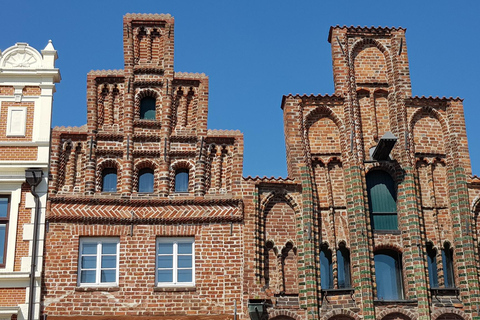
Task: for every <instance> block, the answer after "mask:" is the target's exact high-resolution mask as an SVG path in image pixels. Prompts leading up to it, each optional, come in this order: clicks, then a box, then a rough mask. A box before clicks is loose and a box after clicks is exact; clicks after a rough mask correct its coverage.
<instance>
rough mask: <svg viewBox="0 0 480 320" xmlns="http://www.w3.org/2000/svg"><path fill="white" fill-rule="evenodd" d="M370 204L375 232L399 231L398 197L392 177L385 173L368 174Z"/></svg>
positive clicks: (372, 172) (374, 172) (378, 171)
mask: <svg viewBox="0 0 480 320" xmlns="http://www.w3.org/2000/svg"><path fill="white" fill-rule="evenodd" d="M366 179H367V191H368V204H369V207H370V220H371V223H372V229H373V230H398V219H397V195H396V192H395V183H394V181H393V179H392V177H391V176H390V175H389V174H388V173H386V172H385V171H381V170H375V171H370V172H369V173H368V174H367V177H366Z"/></svg>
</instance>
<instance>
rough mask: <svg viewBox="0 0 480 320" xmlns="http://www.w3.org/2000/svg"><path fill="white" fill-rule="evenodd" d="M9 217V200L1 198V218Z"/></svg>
mask: <svg viewBox="0 0 480 320" xmlns="http://www.w3.org/2000/svg"><path fill="white" fill-rule="evenodd" d="M7 216H8V198H5V197H2V198H0V218H6V217H7Z"/></svg>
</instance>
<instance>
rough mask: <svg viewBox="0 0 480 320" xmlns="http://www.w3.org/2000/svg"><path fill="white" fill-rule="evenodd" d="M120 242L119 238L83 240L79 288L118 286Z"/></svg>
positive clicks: (79, 262)
mask: <svg viewBox="0 0 480 320" xmlns="http://www.w3.org/2000/svg"><path fill="white" fill-rule="evenodd" d="M119 249H120V241H119V239H118V238H81V239H80V251H79V255H78V256H79V261H78V285H79V286H117V285H118V260H119V251H120V250H119Z"/></svg>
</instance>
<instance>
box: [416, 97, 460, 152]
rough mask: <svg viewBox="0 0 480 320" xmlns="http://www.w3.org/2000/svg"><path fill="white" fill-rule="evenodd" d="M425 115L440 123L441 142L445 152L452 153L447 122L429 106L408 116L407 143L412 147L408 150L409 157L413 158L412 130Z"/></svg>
mask: <svg viewBox="0 0 480 320" xmlns="http://www.w3.org/2000/svg"><path fill="white" fill-rule="evenodd" d="M427 115H430V116H432V117H433V118H435V119H436V120H437V121H438V122H439V123H440V126H441V128H442V133H443V137H442V138H443V142H444V147H445V152H446V153H448V151H452V150H451V148H452V145H451V143H450V138H449V137H450V134H449V130H448V124H447V121H446V120H445V118H444V117H443V116H442V115H441V114H440V112H438V111H437V110H435V109H434V108H432V107H429V106H424V107H420V108H418V109H417V110H416V111H415V112H414V113H413V114H412V115H411V116H410V120H409V121H408V124H409V128H408V134H409V143H410V146H413V148H410V150H411V151H410V152H411V153H412V154H411V156H412V158H414V156H415V141H414V134H413V131H414V128H415V124H416V123H417V122H418V121H419V120H421V119H423V118H425V117H426V116H427Z"/></svg>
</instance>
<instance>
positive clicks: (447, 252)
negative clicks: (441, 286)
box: [442, 243, 455, 288]
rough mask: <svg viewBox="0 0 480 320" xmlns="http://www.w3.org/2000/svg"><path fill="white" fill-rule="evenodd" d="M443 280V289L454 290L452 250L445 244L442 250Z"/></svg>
mask: <svg viewBox="0 0 480 320" xmlns="http://www.w3.org/2000/svg"><path fill="white" fill-rule="evenodd" d="M442 264H443V280H444V282H445V288H455V274H454V271H453V250H452V248H450V245H449V244H448V243H445V245H444V247H443V250H442Z"/></svg>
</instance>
